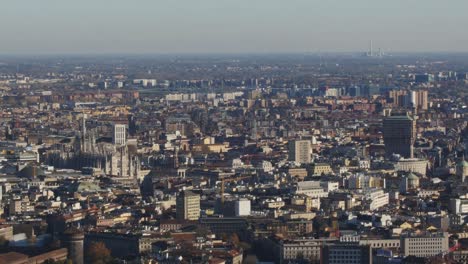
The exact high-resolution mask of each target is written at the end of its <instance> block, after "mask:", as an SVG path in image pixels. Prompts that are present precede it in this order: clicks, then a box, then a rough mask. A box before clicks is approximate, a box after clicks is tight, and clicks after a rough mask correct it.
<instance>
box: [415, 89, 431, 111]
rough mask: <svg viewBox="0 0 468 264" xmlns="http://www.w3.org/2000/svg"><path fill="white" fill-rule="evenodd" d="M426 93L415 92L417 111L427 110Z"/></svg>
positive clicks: (423, 91) (424, 91) (422, 91)
mask: <svg viewBox="0 0 468 264" xmlns="http://www.w3.org/2000/svg"><path fill="white" fill-rule="evenodd" d="M427 94H428V93H427V91H426V90H421V91H417V92H416V106H417V108H418V110H424V111H425V110H427V109H428V101H427Z"/></svg>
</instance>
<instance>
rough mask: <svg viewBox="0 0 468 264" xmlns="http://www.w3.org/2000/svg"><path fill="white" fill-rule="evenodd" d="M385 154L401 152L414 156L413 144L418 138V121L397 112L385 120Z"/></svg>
mask: <svg viewBox="0 0 468 264" xmlns="http://www.w3.org/2000/svg"><path fill="white" fill-rule="evenodd" d="M383 134H384V143H385V154H386V155H387V156H391V155H392V154H399V155H401V156H403V157H405V158H413V145H414V141H415V139H416V121H415V120H414V119H413V118H412V117H410V116H409V115H408V113H405V114H399V115H398V114H395V115H391V116H390V117H387V118H385V119H384V120H383Z"/></svg>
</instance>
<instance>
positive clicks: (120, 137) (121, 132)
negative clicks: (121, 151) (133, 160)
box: [112, 124, 127, 146]
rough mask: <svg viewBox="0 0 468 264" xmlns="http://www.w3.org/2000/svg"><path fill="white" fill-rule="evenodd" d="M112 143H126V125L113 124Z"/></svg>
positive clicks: (121, 144) (120, 144)
mask: <svg viewBox="0 0 468 264" xmlns="http://www.w3.org/2000/svg"><path fill="white" fill-rule="evenodd" d="M112 143H113V144H114V145H119V146H123V145H126V144H127V127H126V126H125V125H123V124H114V128H113V133H112Z"/></svg>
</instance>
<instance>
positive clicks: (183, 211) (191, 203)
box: [176, 191, 200, 220]
mask: <svg viewBox="0 0 468 264" xmlns="http://www.w3.org/2000/svg"><path fill="white" fill-rule="evenodd" d="M176 216H177V219H180V220H198V218H200V195H198V194H196V193H193V192H191V191H182V192H180V193H179V195H178V196H177V200H176Z"/></svg>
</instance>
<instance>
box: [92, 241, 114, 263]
mask: <svg viewBox="0 0 468 264" xmlns="http://www.w3.org/2000/svg"><path fill="white" fill-rule="evenodd" d="M111 260H112V257H111V252H110V250H109V249H108V248H107V247H106V245H105V244H104V243H102V242H94V243H92V244H91V245H90V246H89V247H88V249H87V251H86V263H93V264H105V263H108V262H110V261H111Z"/></svg>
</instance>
